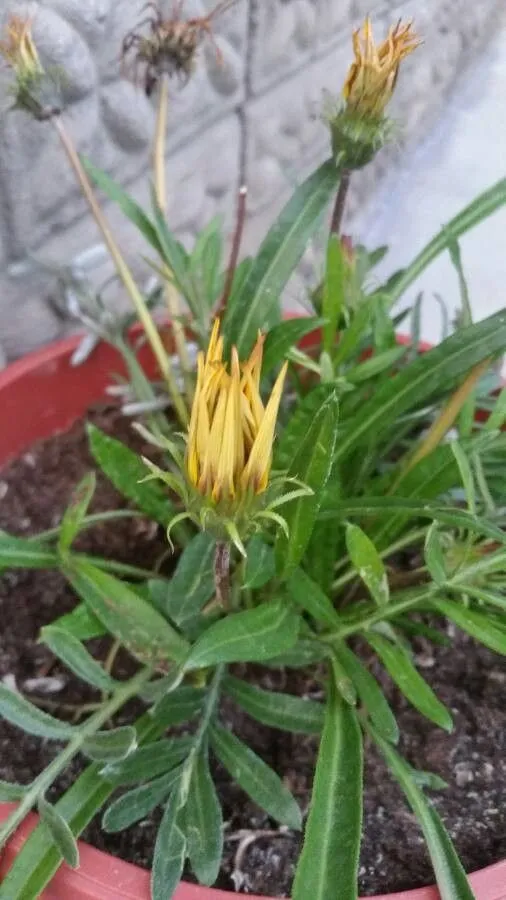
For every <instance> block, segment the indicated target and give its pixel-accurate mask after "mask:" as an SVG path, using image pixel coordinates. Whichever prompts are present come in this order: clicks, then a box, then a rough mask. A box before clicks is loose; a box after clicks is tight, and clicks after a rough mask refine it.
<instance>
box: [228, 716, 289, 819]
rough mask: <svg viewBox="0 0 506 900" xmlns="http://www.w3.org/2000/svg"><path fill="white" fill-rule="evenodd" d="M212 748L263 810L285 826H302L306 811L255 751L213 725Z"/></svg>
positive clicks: (235, 779) (240, 785) (238, 782)
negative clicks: (303, 810)
mask: <svg viewBox="0 0 506 900" xmlns="http://www.w3.org/2000/svg"><path fill="white" fill-rule="evenodd" d="M211 747H212V749H213V752H214V753H215V754H216V756H217V757H218V759H219V761H220V762H221V764H222V765H223V766H225V768H226V769H227V771H228V772H229V773H230V775H231V776H232V778H233V779H234V781H236V782H237V784H238V785H239V787H241V788H242V789H243V791H244V792H245V793H246V794H248V796H249V797H251V799H252V800H253V801H254V802H255V803H257V804H258V806H260V808H261V809H264V810H265V812H266V813H268V814H269V815H270V816H272V818H273V819H275V820H276V821H277V822H280V823H281V824H282V825H288V827H289V828H295V829H297V830H298V829H300V828H301V825H302V814H301V811H300V809H299V806H298V804H297V803H296V801H295V798H294V797H293V796H292V794H291V793H290V791H289V790H288V788H287V787H286V786H285V785H284V784H283V782H282V781H281V778H280V777H279V775H276V773H275V772H273V770H272V769H271V768H270V767H269V766H268V765H267V763H264V761H263V759H260V757H259V756H257V755H256V753H254V752H253V750H251V749H250V748H249V747H248V746H247V745H246V744H243V742H242V741H240V740H239V738H236V737H235V735H233V734H231V733H230V732H229V731H226V730H225V728H222V727H221V726H220V725H215V726H213V728H212V731H211Z"/></svg>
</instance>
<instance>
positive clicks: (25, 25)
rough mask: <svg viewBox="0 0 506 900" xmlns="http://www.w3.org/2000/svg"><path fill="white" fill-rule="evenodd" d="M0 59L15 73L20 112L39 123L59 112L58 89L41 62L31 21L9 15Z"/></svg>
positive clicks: (0, 42) (0, 44)
mask: <svg viewBox="0 0 506 900" xmlns="http://www.w3.org/2000/svg"><path fill="white" fill-rule="evenodd" d="M0 56H1V57H3V59H4V60H5V62H6V63H7V66H8V67H9V68H10V69H11V70H12V72H13V74H14V84H13V86H12V93H13V94H14V97H15V104H14V105H15V106H16V107H17V108H18V109H24V110H25V111H26V112H28V113H30V114H31V115H33V116H34V117H35V118H36V119H39V120H40V121H42V120H44V119H49V118H51V116H53V115H56V114H57V113H58V112H59V111H60V102H59V91H58V86H57V84H56V81H55V79H54V77H53V76H52V75H51V74H50V73H48V72H46V70H45V69H44V67H43V65H42V63H41V61H40V59H39V54H38V52H37V47H36V45H35V41H34V39H33V36H32V20H31V18H29V17H28V16H24V17H23V16H17V15H11V16H10V18H9V19H8V21H7V24H6V27H5V38H4V39H3V40H0Z"/></svg>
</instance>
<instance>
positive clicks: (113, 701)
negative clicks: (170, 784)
mask: <svg viewBox="0 0 506 900" xmlns="http://www.w3.org/2000/svg"><path fill="white" fill-rule="evenodd" d="M152 674H153V670H152V669H151V668H145V669H141V671H140V672H138V673H137V675H135V676H134V677H133V678H131V679H130V680H129V681H127V682H125V683H124V684H122V685H121V687H119V688H118V689H117V690H116V691H115V692H114V694H113V695H112V697H111V698H110V700H109V701H108V702H107V703H104V704H103V706H102V707H101V708H100V709H99V710H98V711H97V712H96V713H94V715H92V716H90V718H89V719H88V720H87V721H86V722H85V723H84V724H83V725H82V726H81V727H80V728H79V730H78V731H77V732H76V734H75V736H74V737H73V738H72V739H71V740H70V741H69V743H68V744H67V746H66V747H65V748H64V749H63V750H62V751H61V753H59V754H58V756H57V757H56V759H54V760H53V761H52V762H51V763H50V764H49V765H48V766H47V768H46V769H44V771H43V772H41V773H40V775H39V776H38V777H37V778H36V779H35V781H34V782H33V783H32V784H31V785H30V788H29V789H28V791H27V792H26V794H25V795H24V797H23V799H22V800H21V801H20V802H19V804H18V806H17V807H16V809H15V810H14V812H13V813H12V814H11V815H10V816H9V818H8V819H7V820H6V821H5V822H4V824H3V826H2V827H1V828H0V848H1V847H3V846H4V844H5V843H6V841H8V840H9V838H10V837H11V835H12V834H14V832H15V831H16V829H17V828H18V827H19V825H21V823H22V822H23V820H24V818H25V817H26V815H27V814H28V813H29V812H30V810H31V809H32V807H33V806H35V804H36V803H37V800H38V799H39V797H43V796H44V794H45V793H46V791H47V790H49V788H50V787H51V785H52V784H53V782H54V781H55V780H56V778H57V777H58V775H59V774H60V773H61V772H63V770H64V769H65V768H66V767H67V766H68V764H69V763H70V762H71V760H72V759H73V758H74V756H77V754H78V753H79V752H80V751H81V750H82V747H83V744H84V743H85V741H86V740H87V739H88V738H90V737H92V736H93V735H94V734H95V733H96V732H97V731H99V730H100V729H101V728H102V726H103V725H105V723H106V722H108V720H109V719H110V718H111V716H113V715H114V713H116V712H117V711H118V710H119V709H121V707H122V706H123V705H124V704H125V703H126V702H127V700H130V699H131V698H132V697H135V696H136V694H138V693H139V691H140V690H141V688H142V687H143V685H144V684H145V683H146V682H148V681H149V679H150V678H151V676H152Z"/></svg>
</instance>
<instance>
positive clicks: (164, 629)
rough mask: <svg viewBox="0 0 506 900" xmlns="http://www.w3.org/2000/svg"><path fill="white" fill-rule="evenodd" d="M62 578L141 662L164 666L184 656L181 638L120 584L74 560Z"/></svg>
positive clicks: (186, 648)
mask: <svg viewBox="0 0 506 900" xmlns="http://www.w3.org/2000/svg"><path fill="white" fill-rule="evenodd" d="M65 575H66V576H67V578H68V580H69V582H70V584H71V585H72V587H73V588H74V590H75V591H76V592H77V594H78V595H79V596H80V597H81V599H82V600H84V601H85V603H86V604H87V605H88V606H89V608H90V609H91V611H92V612H93V614H94V615H95V616H96V617H97V619H99V620H100V621H101V622H102V623H103V624H104V625H105V627H106V628H107V630H108V631H109V632H110V633H111V634H113V635H114V636H115V637H117V638H119V640H120V641H121V642H122V644H124V645H125V647H126V648H127V650H129V651H130V653H132V654H133V655H134V656H136V657H137V659H139V660H140V661H141V662H144V663H152V664H156V663H162V664H166V663H167V662H168V660H175V661H176V662H180V661H181V660H182V659H183V658H184V657H185V656H186V653H187V651H188V644H187V642H186V641H185V639H184V638H183V637H182V636H181V635H180V634H179V633H178V632H177V631H176V630H175V629H174V628H172V627H171V626H170V625H169V623H168V622H167V621H166V620H165V619H164V618H163V616H162V615H161V614H160V613H159V612H157V611H156V610H155V609H154V608H153V607H152V606H151V604H150V603H148V602H147V601H146V600H144V599H143V598H142V597H141V596H140V594H138V593H136V592H135V591H134V590H132V589H131V588H129V587H128V586H127V585H126V584H124V582H122V581H120V580H119V579H117V578H114V577H113V576H112V575H109V574H108V573H107V572H102V571H101V570H100V569H97V567H96V566H93V565H92V564H91V563H89V562H87V561H85V560H77V559H74V560H73V561H72V565H71V566H70V565H68V566H67V567H66V568H65Z"/></svg>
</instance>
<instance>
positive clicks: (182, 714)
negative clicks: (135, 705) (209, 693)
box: [151, 685, 206, 728]
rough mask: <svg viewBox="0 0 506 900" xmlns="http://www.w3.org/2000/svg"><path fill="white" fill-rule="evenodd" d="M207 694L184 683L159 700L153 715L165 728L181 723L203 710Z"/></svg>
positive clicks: (152, 712)
mask: <svg viewBox="0 0 506 900" xmlns="http://www.w3.org/2000/svg"><path fill="white" fill-rule="evenodd" d="M205 696H206V692H205V690H202V689H200V688H194V687H189V686H187V685H183V687H180V688H177V689H176V690H175V691H170V693H168V694H165V696H164V697H162V698H161V699H160V700H158V702H157V703H156V705H155V706H154V707H153V709H152V710H151V715H152V716H153V717H154V718H155V719H156V721H157V722H158V723H159V724H160V725H162V724H163V725H164V726H165V728H169V726H171V725H180V724H181V723H182V722H187V721H188V720H189V719H193V717H194V716H196V715H198V713H199V712H201V710H202V704H203V702H204V698H205Z"/></svg>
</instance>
